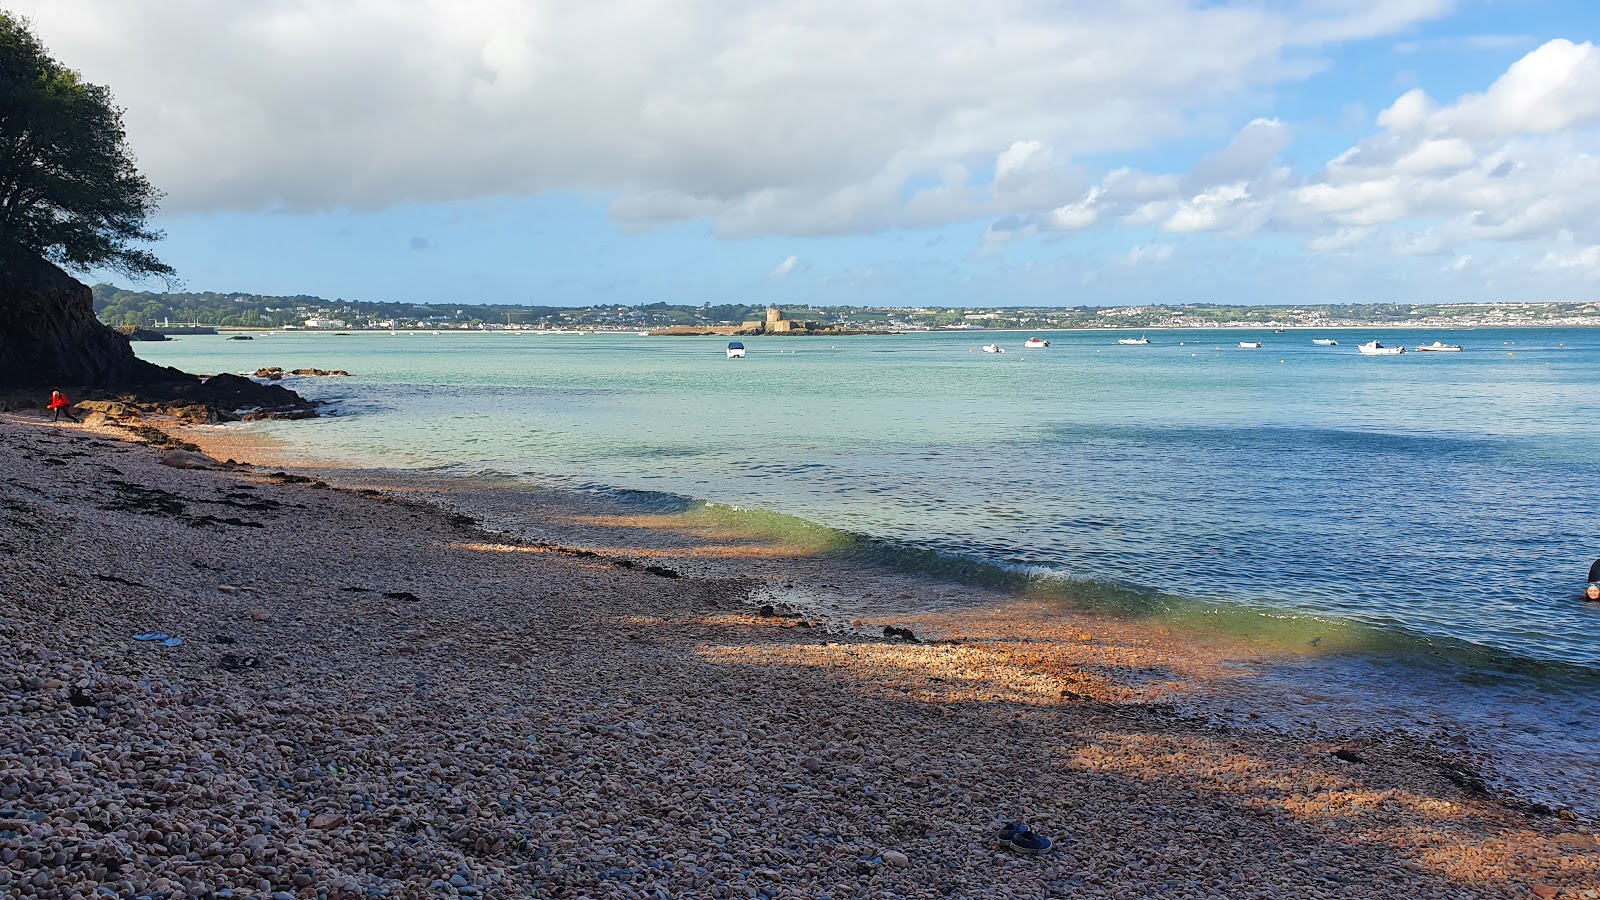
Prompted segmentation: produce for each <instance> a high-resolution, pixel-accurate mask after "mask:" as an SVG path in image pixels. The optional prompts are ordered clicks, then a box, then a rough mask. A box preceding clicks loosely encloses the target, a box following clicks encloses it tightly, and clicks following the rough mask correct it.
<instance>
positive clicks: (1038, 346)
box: [1022, 337, 1050, 350]
mask: <svg viewBox="0 0 1600 900" xmlns="http://www.w3.org/2000/svg"><path fill="white" fill-rule="evenodd" d="M1022 346H1024V347H1027V348H1028V349H1029V350H1043V349H1044V348H1046V347H1048V346H1050V342H1049V341H1047V340H1045V339H1044V338H1036V337H1031V338H1028V339H1027V340H1026V341H1023V342H1022Z"/></svg>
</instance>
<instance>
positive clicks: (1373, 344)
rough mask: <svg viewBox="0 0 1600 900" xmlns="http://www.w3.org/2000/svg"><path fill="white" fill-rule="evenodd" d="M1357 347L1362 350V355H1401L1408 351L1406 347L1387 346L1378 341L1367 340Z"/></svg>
mask: <svg viewBox="0 0 1600 900" xmlns="http://www.w3.org/2000/svg"><path fill="white" fill-rule="evenodd" d="M1356 349H1357V350H1360V351H1361V355H1362V356H1399V355H1400V354H1402V353H1404V352H1406V348H1404V347H1385V346H1384V345H1383V344H1381V343H1379V342H1377V341H1367V342H1366V343H1365V344H1362V345H1361V346H1360V347H1357V348H1356Z"/></svg>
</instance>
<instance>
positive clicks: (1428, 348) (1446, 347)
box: [1411, 341, 1461, 353]
mask: <svg viewBox="0 0 1600 900" xmlns="http://www.w3.org/2000/svg"><path fill="white" fill-rule="evenodd" d="M1411 349H1413V350H1415V351H1417V352H1418V353H1460V352H1461V345H1460V344H1442V343H1440V342H1438V341H1434V342H1433V343H1431V344H1418V345H1417V346H1415V347H1412V348H1411Z"/></svg>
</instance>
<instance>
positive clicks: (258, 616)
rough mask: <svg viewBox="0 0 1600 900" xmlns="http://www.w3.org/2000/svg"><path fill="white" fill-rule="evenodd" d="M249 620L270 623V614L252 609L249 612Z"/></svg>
mask: <svg viewBox="0 0 1600 900" xmlns="http://www.w3.org/2000/svg"><path fill="white" fill-rule="evenodd" d="M250 618H251V619H252V620H254V621H257V622H271V621H272V614H271V613H269V612H267V611H266V610H264V609H252V610H250Z"/></svg>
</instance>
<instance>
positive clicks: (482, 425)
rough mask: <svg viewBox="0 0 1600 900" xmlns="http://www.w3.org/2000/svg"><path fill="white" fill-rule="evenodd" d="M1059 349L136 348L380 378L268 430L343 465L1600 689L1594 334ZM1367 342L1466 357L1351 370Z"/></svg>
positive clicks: (256, 344) (242, 365) (302, 338)
mask: <svg viewBox="0 0 1600 900" xmlns="http://www.w3.org/2000/svg"><path fill="white" fill-rule="evenodd" d="M1047 336H1048V337H1049V338H1050V339H1051V342H1052V346H1051V347H1050V348H1049V349H1046V350H1025V349H1023V347H1022V341H1023V339H1024V338H1025V337H1026V335H1024V334H1017V333H1000V332H997V333H988V334H985V333H976V334H975V333H935V334H908V335H881V336H861V337H850V338H837V339H826V338H821V339H819V338H806V339H801V338H788V339H784V338H765V339H763V338H751V339H745V341H744V342H745V344H746V346H747V347H749V357H748V358H747V359H745V360H727V359H725V358H723V353H722V347H723V346H724V344H725V340H719V339H713V338H646V337H640V336H635V335H593V336H585V335H519V334H501V333H449V332H446V333H443V334H439V335H434V334H429V333H422V334H407V333H403V334H400V335H389V334H387V333H379V334H353V335H349V336H340V335H333V334H326V333H298V334H295V333H287V334H284V333H279V334H268V335H260V336H258V337H257V338H256V339H255V340H254V341H249V342H246V341H228V340H225V339H224V338H222V337H220V336H219V337H185V338H181V339H178V340H175V341H173V342H170V343H165V344H138V345H136V346H137V347H138V351H139V353H140V355H142V356H144V357H145V358H147V359H151V360H152V361H155V362H159V363H162V364H166V365H174V366H178V367H180V368H184V369H187V370H189V371H197V372H216V371H249V370H252V369H254V368H257V367H259V366H268V365H275V366H282V367H284V368H295V367H304V366H315V367H320V368H342V369H348V370H350V371H351V372H354V373H356V376H357V377H355V378H351V379H298V380H296V381H294V383H293V386H294V387H295V388H296V389H297V390H301V391H302V392H303V393H305V394H306V395H307V396H311V397H316V398H321V399H326V400H330V401H333V402H334V403H335V407H336V408H337V409H338V410H339V411H341V412H342V413H344V414H345V415H342V416H340V417H338V418H330V419H325V420H321V421H316V422H310V423H306V422H296V423H274V424H272V425H269V426H266V427H267V429H268V430H269V431H270V432H271V433H272V434H274V435H275V436H277V437H279V438H281V439H283V440H285V441H286V442H288V443H289V444H290V445H291V446H297V447H302V448H307V449H312V450H315V451H316V452H319V453H330V454H332V455H335V456H337V457H339V458H343V459H349V460H355V461H358V462H362V463H366V464H372V465H381V466H400V467H443V468H445V469H447V470H450V471H460V472H464V473H467V472H470V473H478V472H494V473H502V474H510V475H515V476H521V477H525V478H526V479H528V480H530V481H533V482H536V483H540V484H547V485H554V486H562V487H578V488H584V489H598V488H608V489H609V488H625V489H635V490H643V491H651V492H658V493H659V494H662V495H666V496H673V497H688V498H696V499H699V500H704V501H714V502H720V503H729V504H738V505H741V506H746V507H759V508H761V509H764V510H769V511H773V512H778V513H784V514H788V515H792V516H796V517H799V518H800V519H804V520H807V521H809V522H815V523H820V524H822V525H826V526H828V527H830V528H834V529H840V530H842V531H846V532H850V533H852V534H855V535H860V536H862V537H863V538H866V539H870V540H864V541H861V542H857V543H856V544H855V545H854V546H855V547H856V548H857V549H858V550H860V551H861V552H871V553H873V554H875V555H877V556H883V555H884V554H886V553H887V554H892V553H897V552H898V553H902V554H903V555H904V558H905V560H907V561H908V563H907V564H908V565H921V564H923V563H924V562H928V563H933V564H936V565H938V566H941V567H943V568H945V569H949V568H951V565H952V563H951V561H952V560H955V561H956V562H957V563H959V565H957V566H956V567H955V568H957V569H969V568H972V567H971V566H968V565H967V564H968V563H972V564H974V565H975V566H976V570H975V571H978V572H979V573H980V574H978V575H975V576H974V577H984V576H982V575H981V572H982V571H985V567H989V568H988V569H987V571H990V572H991V576H989V577H999V578H1016V577H1019V574H1020V575H1021V576H1027V577H1026V580H1027V581H1029V582H1030V583H1032V584H1034V585H1036V586H1043V588H1048V587H1049V586H1050V585H1057V586H1059V588H1060V592H1061V594H1062V596H1064V597H1070V598H1072V599H1073V600H1074V601H1075V602H1080V603H1085V604H1088V605H1102V606H1110V607H1115V608H1117V609H1118V610H1120V611H1124V612H1128V611H1132V612H1135V613H1138V614H1142V615H1151V616H1157V617H1164V618H1167V619H1169V620H1173V621H1186V622H1192V623H1199V624H1200V625H1205V624H1209V625H1211V626H1212V627H1215V628H1216V629H1218V630H1223V631H1229V632H1233V633H1254V632H1259V633H1263V634H1268V633H1276V634H1279V635H1280V636H1282V637H1283V638H1284V639H1287V640H1298V639H1299V638H1300V637H1302V636H1304V637H1306V638H1309V637H1310V636H1311V635H1312V634H1315V635H1317V636H1318V637H1322V636H1326V635H1329V634H1332V637H1331V638H1330V640H1331V641H1332V643H1333V644H1334V645H1336V646H1337V647H1340V648H1347V649H1368V650H1372V651H1373V652H1387V653H1398V654H1406V653H1411V654H1413V655H1416V656H1418V657H1419V658H1421V657H1423V656H1434V657H1437V656H1439V655H1440V654H1444V655H1445V656H1448V657H1449V658H1451V659H1453V660H1460V661H1464V664H1467V665H1472V666H1482V667H1487V668H1510V669H1518V668H1521V669H1526V670H1529V671H1536V670H1548V671H1549V672H1554V673H1557V674H1560V675H1566V676H1573V677H1576V678H1578V679H1579V680H1586V679H1588V678H1590V677H1591V676H1600V608H1596V607H1595V606H1593V605H1591V606H1588V607H1586V606H1585V605H1584V604H1582V603H1579V602H1577V601H1576V600H1575V599H1574V598H1575V596H1576V595H1577V593H1578V592H1579V591H1580V590H1581V588H1582V585H1583V579H1584V577H1585V575H1586V572H1587V569H1588V565H1589V563H1590V562H1591V561H1593V560H1594V559H1595V558H1596V557H1597V556H1600V507H1597V504H1596V502H1595V501H1596V500H1597V499H1600V390H1597V389H1600V330H1585V329H1476V330H1463V331H1460V332H1452V331H1438V330H1428V331H1402V330H1387V331H1384V330H1371V331H1365V330H1361V331H1342V330H1341V331H1337V332H1328V333H1327V334H1325V335H1324V334H1321V333H1317V334H1313V333H1312V332H1309V331H1303V330H1298V331H1294V332H1291V333H1285V334H1274V333H1271V332H1270V331H1263V330H1237V331H1233V330H1229V331H1206V332H1196V331H1151V332H1149V336H1150V339H1151V341H1152V344H1151V346H1148V347H1130V346H1122V345H1119V344H1117V342H1116V339H1117V338H1118V337H1122V336H1126V335H1125V334H1122V333H1113V332H1052V333H1048V335H1047ZM1317 336H1327V337H1335V338H1337V339H1338V340H1339V343H1340V346H1338V347H1316V346H1313V345H1312V343H1311V339H1312V338H1313V337H1317ZM1373 337H1377V338H1381V339H1382V340H1383V341H1384V342H1385V343H1388V344H1407V345H1410V344H1416V343H1423V342H1431V341H1433V340H1443V341H1444V342H1446V343H1459V344H1462V345H1464V346H1465V347H1466V348H1467V349H1466V350H1465V351H1464V352H1461V353H1453V354H1439V353H1429V354H1417V353H1408V354H1406V355H1404V356H1400V357H1362V356H1360V355H1358V354H1357V352H1356V349H1355V348H1356V345H1357V344H1359V343H1361V342H1362V341H1365V340H1368V339H1370V338H1373ZM992 340H998V341H999V342H1000V343H1001V344H1002V345H1003V346H1005V347H1006V348H1007V349H1008V352H1007V353H1005V354H1003V355H996V354H988V353H983V352H980V351H978V350H977V348H978V347H979V346H980V345H981V344H983V343H986V342H989V341H992ZM1240 340H1260V341H1263V342H1264V344H1265V346H1264V347H1263V348H1261V349H1258V350H1248V349H1241V348H1239V347H1238V346H1237V344H1238V342H1239V341H1240ZM919 560H920V561H922V562H918V561H919ZM992 573H1000V574H999V575H994V574H992Z"/></svg>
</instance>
